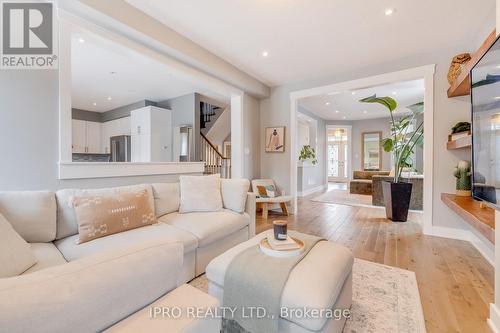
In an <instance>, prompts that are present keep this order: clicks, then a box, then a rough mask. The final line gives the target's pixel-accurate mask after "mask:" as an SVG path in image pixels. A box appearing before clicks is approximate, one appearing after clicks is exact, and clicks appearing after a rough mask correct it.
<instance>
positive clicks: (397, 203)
mask: <svg viewBox="0 0 500 333" xmlns="http://www.w3.org/2000/svg"><path fill="white" fill-rule="evenodd" d="M412 186H413V184H412V183H394V182H382V192H383V193H384V203H385V214H386V215H387V218H388V219H389V220H392V221H394V222H406V220H407V219H408V209H410V198H411V188H412Z"/></svg>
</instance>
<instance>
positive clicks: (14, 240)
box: [0, 214, 37, 278]
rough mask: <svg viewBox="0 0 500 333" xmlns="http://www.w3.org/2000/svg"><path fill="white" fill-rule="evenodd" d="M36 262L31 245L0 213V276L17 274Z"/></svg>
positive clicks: (5, 276)
mask: <svg viewBox="0 0 500 333" xmlns="http://www.w3.org/2000/svg"><path fill="white" fill-rule="evenodd" d="M36 262H37V260H36V258H35V256H34V255H33V252H32V251H31V246H30V245H29V244H28V243H27V242H26V241H25V240H24V239H23V238H22V237H21V236H19V234H18V233H17V232H16V231H15V230H14V228H12V225H11V224H10V223H9V221H7V219H6V218H5V217H4V216H3V215H2V214H0V278H7V277H12V276H17V275H19V274H21V273H23V272H24V271H26V270H27V269H28V268H30V267H31V266H33V265H34V264H36Z"/></svg>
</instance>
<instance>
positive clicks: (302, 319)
mask: <svg viewBox="0 0 500 333" xmlns="http://www.w3.org/2000/svg"><path fill="white" fill-rule="evenodd" d="M268 235H272V231H271V230H268V231H265V232H263V233H261V234H258V235H257V236H255V237H253V238H252V239H250V240H248V241H246V242H244V243H241V244H239V245H237V246H235V247H233V248H232V249H230V250H228V251H226V252H225V253H223V254H222V255H220V256H218V257H216V258H215V259H213V260H212V261H211V262H210V264H209V265H208V266H207V268H206V274H207V278H208V281H209V284H208V292H209V294H211V295H212V296H215V297H216V298H217V299H219V301H220V303H221V305H222V306H224V304H222V301H223V294H224V276H225V273H226V269H227V267H228V266H229V264H230V263H231V261H232V259H233V258H234V257H235V256H236V255H237V254H238V253H240V252H241V251H243V250H245V249H247V248H249V247H251V246H258V244H259V242H260V240H261V239H263V238H265V237H267V236H268ZM353 261H354V258H353V255H352V253H351V251H349V249H347V248H346V247H344V246H341V245H338V244H335V243H332V242H328V241H321V242H319V243H317V244H316V245H315V246H314V247H313V248H312V249H311V251H310V252H309V253H308V255H307V256H306V257H305V258H304V259H302V260H301V261H300V262H299V263H298V264H297V266H295V268H294V269H293V270H292V272H291V274H290V276H289V278H288V281H287V282H286V285H285V287H284V290H283V293H282V295H281V307H282V309H283V313H285V315H284V316H283V315H282V316H281V317H280V318H279V319H278V320H279V322H278V325H279V331H280V332H284V333H299V332H304V333H305V332H342V329H343V327H344V324H345V320H346V317H345V316H344V315H342V312H344V314H345V311H344V310H346V309H349V308H350V307H351V301H352V264H353ZM312 309H318V310H321V312H322V314H320V315H317V313H315V314H314V315H313V316H310V315H307V316H302V315H301V312H300V311H301V310H312ZM329 309H331V310H335V311H329V312H328V310H329ZM286 313H288V314H289V315H286ZM302 313H304V312H302ZM332 314H333V316H332Z"/></svg>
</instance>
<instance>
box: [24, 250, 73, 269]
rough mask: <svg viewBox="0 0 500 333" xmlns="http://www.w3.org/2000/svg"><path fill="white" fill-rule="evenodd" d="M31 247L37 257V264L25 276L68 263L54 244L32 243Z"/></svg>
mask: <svg viewBox="0 0 500 333" xmlns="http://www.w3.org/2000/svg"><path fill="white" fill-rule="evenodd" d="M30 247H31V251H32V252H33V254H34V255H35V258H36V260H37V263H36V264H35V265H34V266H31V267H30V268H29V269H28V270H27V271H25V272H24V273H23V274H27V273H33V272H36V271H39V270H42V269H45V268H49V267H52V266H57V265H62V264H66V263H67V261H66V260H65V259H64V257H63V255H62V254H61V252H59V250H58V249H57V247H56V246H55V245H54V243H30Z"/></svg>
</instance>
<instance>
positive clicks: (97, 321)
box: [0, 242, 182, 333]
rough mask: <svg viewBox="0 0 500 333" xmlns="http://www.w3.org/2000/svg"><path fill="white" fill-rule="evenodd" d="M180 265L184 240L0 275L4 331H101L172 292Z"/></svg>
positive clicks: (0, 325) (0, 324) (0, 318)
mask: <svg viewBox="0 0 500 333" xmlns="http://www.w3.org/2000/svg"><path fill="white" fill-rule="evenodd" d="M181 266H182V244H180V243H168V244H161V243H155V242H146V243H141V244H137V245H135V246H134V245H131V246H129V247H128V248H127V249H122V250H119V251H107V252H104V253H99V255H96V256H89V257H87V258H84V259H81V260H77V261H74V262H70V263H67V264H64V265H58V266H54V267H50V268H47V269H44V270H40V271H38V272H34V273H31V274H24V275H21V276H17V277H14V278H7V279H0V331H2V332H10V333H15V332H37V333H45V332H47V333H48V332H51V333H52V332H72V333H80V332H81V333H84V332H101V331H103V330H105V329H106V328H108V327H110V326H112V325H114V324H115V323H116V322H118V321H119V320H122V319H123V318H126V317H127V316H129V315H130V314H132V313H135V312H136V311H138V310H140V309H142V308H144V307H145V306H147V305H148V304H151V303H152V302H154V301H155V300H157V299H158V298H160V297H162V296H163V295H165V294H166V293H168V292H169V291H171V290H173V289H174V288H175V287H176V286H177V275H178V272H179V271H180V269H181ZM27 314H30V315H29V317H27V316H28V315H27Z"/></svg>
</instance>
